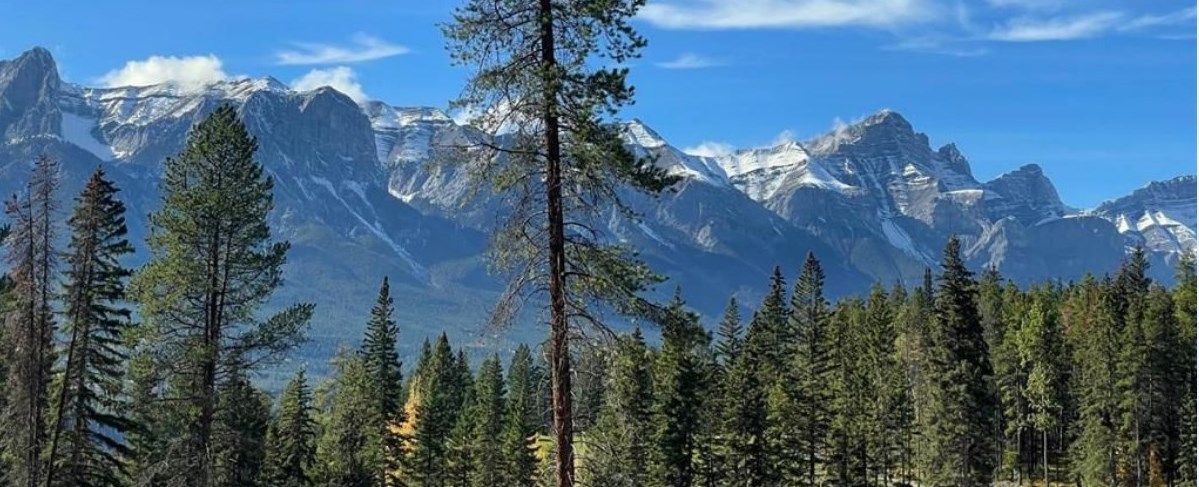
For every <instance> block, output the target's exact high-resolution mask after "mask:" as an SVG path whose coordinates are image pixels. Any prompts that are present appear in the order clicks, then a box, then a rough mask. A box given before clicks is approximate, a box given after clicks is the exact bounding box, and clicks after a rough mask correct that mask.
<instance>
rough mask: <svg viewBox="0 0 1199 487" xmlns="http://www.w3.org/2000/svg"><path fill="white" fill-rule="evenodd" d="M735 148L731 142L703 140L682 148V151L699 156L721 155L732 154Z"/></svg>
mask: <svg viewBox="0 0 1199 487" xmlns="http://www.w3.org/2000/svg"><path fill="white" fill-rule="evenodd" d="M736 150H737V149H736V148H735V147H733V145H732V144H726V143H724V142H714V141H711V140H705V141H703V142H700V143H699V144H696V145H693V146H691V147H686V148H684V149H683V152H686V153H688V154H691V155H693V156H700V157H721V156H727V155H729V154H732V153H733V152H735V151H736Z"/></svg>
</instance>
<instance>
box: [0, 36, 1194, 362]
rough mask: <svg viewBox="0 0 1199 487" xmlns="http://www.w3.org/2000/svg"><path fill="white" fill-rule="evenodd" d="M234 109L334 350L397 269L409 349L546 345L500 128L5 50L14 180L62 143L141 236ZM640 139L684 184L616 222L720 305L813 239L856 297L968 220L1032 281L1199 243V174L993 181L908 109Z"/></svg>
mask: <svg viewBox="0 0 1199 487" xmlns="http://www.w3.org/2000/svg"><path fill="white" fill-rule="evenodd" d="M224 103H232V104H234V105H235V106H236V107H237V108H238V110H239V112H240V114H241V115H242V117H243V119H244V120H245V122H246V125H247V127H248V129H249V130H250V131H251V133H252V134H253V135H255V136H256V137H257V138H258V142H259V146H260V150H259V152H258V158H259V161H260V162H261V163H262V164H263V165H264V167H265V168H266V170H267V172H268V173H269V174H270V175H271V177H272V178H273V179H274V181H275V200H276V201H275V202H276V208H275V211H274V213H273V214H272V223H273V227H274V229H275V231H276V233H277V235H278V237H280V238H285V239H288V240H290V241H291V242H292V244H293V248H292V252H291V254H290V260H289V264H288V266H287V269H286V272H285V278H286V279H287V281H288V284H287V285H286V286H285V287H284V289H283V290H282V291H281V296H280V297H279V298H280V302H284V301H289V300H297V299H303V300H309V301H314V302H316V303H317V304H318V315H317V322H316V323H315V324H314V329H313V332H312V336H313V338H314V340H313V343H312V344H311V345H310V350H312V351H313V353H321V354H322V356H324V354H327V353H328V352H329V350H328V349H330V348H332V347H335V346H336V345H337V343H339V342H342V341H352V340H356V339H357V337H358V336H359V332H360V329H361V326H362V323H363V321H364V317H365V314H366V312H367V310H368V309H369V304H370V301H371V298H372V296H373V295H374V291H375V289H374V287H375V285H376V284H377V283H378V281H379V280H380V279H381V278H382V276H383V275H389V276H391V278H392V282H393V290H394V292H395V294H396V301H397V309H398V315H399V316H398V317H399V321H400V322H401V324H402V326H403V327H404V331H403V333H404V334H405V337H407V338H405V339H404V340H402V342H403V346H404V347H406V348H407V350H408V351H412V350H415V347H416V345H417V344H418V343H419V342H420V340H421V339H422V338H423V337H424V336H427V335H429V334H431V333H433V332H435V331H439V330H443V329H445V330H449V331H450V332H451V333H452V334H454V335H455V339H456V340H458V341H461V342H468V343H472V344H474V345H475V346H478V347H493V346H496V344H497V343H503V342H506V341H510V340H536V339H538V337H539V336H540V333H539V332H538V331H535V328H536V326H537V321H536V319H535V317H533V316H530V317H529V319H527V320H526V323H524V324H523V327H522V328H519V329H516V330H512V331H509V332H507V333H504V334H502V335H500V334H497V333H496V332H495V331H492V330H484V329H483V328H482V323H483V322H484V321H485V320H484V318H485V316H486V313H487V310H488V308H489V307H490V305H491V304H492V303H493V302H494V299H495V296H496V295H497V293H498V292H499V290H500V289H501V285H500V282H499V280H498V279H497V278H496V277H494V276H491V275H489V274H488V273H487V272H486V271H487V263H488V262H489V259H488V257H487V255H486V253H485V249H486V245H487V234H488V232H489V231H490V230H491V229H492V228H494V226H495V225H496V223H497V221H498V219H499V218H501V217H502V216H503V215H502V214H501V211H500V210H501V208H502V206H501V204H500V201H498V200H497V199H496V198H494V197H491V196H490V195H487V194H479V195H472V194H470V193H469V191H470V188H471V184H470V181H469V179H468V175H469V173H470V170H469V167H467V166H465V165H464V164H463V161H464V158H463V156H464V152H463V151H468V152H469V151H470V150H471V149H470V146H471V145H472V144H474V143H475V142H477V141H478V140H479V136H480V134H479V133H478V132H477V131H476V130H475V129H473V128H470V127H466V126H461V125H459V124H457V123H455V122H454V120H453V119H452V118H451V117H449V116H447V115H446V114H445V113H443V112H441V111H440V110H438V109H436V108H428V107H394V106H390V105H387V104H385V103H382V102H376V101H372V102H367V103H365V104H361V105H359V104H356V103H354V102H353V101H352V100H351V99H349V98H348V97H346V96H345V95H343V94H341V93H339V92H337V91H335V90H333V89H330V88H320V89H317V90H313V91H308V92H297V91H293V90H291V89H290V88H288V87H287V86H286V85H284V84H282V83H280V82H278V81H277V80H274V79H272V78H263V79H239V80H232V81H226V82H220V83H215V84H212V85H209V86H206V87H204V88H202V89H199V90H186V89H182V88H180V87H178V86H173V85H170V84H163V85H155V86H144V87H119V88H90V87H84V86H79V85H74V84H71V83H67V82H64V81H63V80H62V79H61V78H60V77H59V75H58V72H57V67H56V66H55V63H54V60H53V58H52V57H51V56H50V53H49V52H48V51H46V50H44V49H34V50H31V51H29V52H27V53H24V54H22V55H21V56H19V57H17V58H15V59H13V60H9V61H0V193H12V192H15V191H19V190H20V188H21V187H22V185H23V181H24V179H25V177H26V175H27V173H28V168H29V166H30V164H31V163H32V161H33V160H34V159H35V158H36V157H37V156H38V155H39V154H42V153H46V154H49V155H51V156H52V157H55V158H57V159H59V160H61V161H62V163H63V164H62V167H63V169H62V171H63V181H64V188H63V194H62V198H63V200H64V201H68V198H69V197H70V195H72V194H73V193H75V192H77V191H78V189H79V187H80V185H81V184H82V183H83V181H84V180H85V179H86V176H87V175H88V174H89V173H90V172H91V171H92V170H93V169H94V168H95V167H96V166H97V165H99V164H105V165H106V166H107V168H108V170H109V173H110V174H111V175H112V176H113V177H114V178H115V179H116V180H117V182H118V183H119V185H120V187H121V188H122V189H123V191H122V195H121V196H122V198H124V199H125V200H126V201H127V203H128V205H129V207H130V215H131V216H130V226H131V232H132V234H133V238H134V240H135V241H138V242H139V243H140V241H141V239H142V238H143V237H144V235H145V233H146V227H145V215H147V214H148V213H150V212H151V211H153V210H154V209H156V208H157V207H158V179H159V177H160V175H161V174H160V173H161V167H162V163H163V161H164V160H165V159H166V158H167V157H170V156H172V155H173V154H175V153H177V152H178V151H179V150H180V149H181V148H182V147H183V144H184V142H185V140H186V137H187V132H188V130H189V128H190V127H191V126H192V125H193V124H194V123H196V122H197V121H199V120H200V119H202V118H203V117H204V116H205V115H207V114H208V113H209V112H210V111H211V110H213V109H214V108H216V107H217V106H220V105H221V104H224ZM624 133H625V137H626V142H627V143H628V144H629V147H630V148H631V149H632V150H634V152H636V153H637V154H639V155H641V156H645V157H652V158H654V160H655V163H656V164H658V165H660V166H662V167H665V168H667V169H668V170H669V171H670V172H671V173H672V174H676V175H679V176H680V177H681V178H682V180H681V182H680V183H679V184H678V185H677V186H676V187H675V188H673V189H672V190H671V191H669V192H667V193H664V194H662V195H659V196H656V197H651V196H647V195H643V194H639V193H635V192H632V191H627V192H625V193H624V195H625V197H626V200H627V202H628V203H629V205H630V206H631V207H632V208H633V209H635V210H636V211H637V212H638V213H639V214H640V215H641V218H640V219H639V220H637V221H627V220H625V219H622V218H619V217H618V215H617V214H616V213H615V211H614V210H613V211H612V212H610V213H608V214H606V215H605V216H604V218H603V221H601V222H598V223H599V224H598V225H597V228H598V229H599V230H601V231H602V232H603V235H604V237H605V238H608V239H610V241H612V242H614V243H623V244H626V245H629V246H631V247H633V248H635V249H636V250H637V251H638V252H639V253H640V254H641V255H642V256H643V257H644V258H645V259H646V260H647V261H648V262H649V263H651V264H652V265H653V266H654V268H655V269H657V270H658V271H660V272H662V273H663V274H664V275H666V276H668V277H670V278H671V280H670V281H669V282H668V283H666V284H664V285H663V286H661V289H659V291H658V292H659V293H661V294H666V293H669V292H670V291H671V289H672V288H673V287H674V286H676V285H680V286H682V289H683V292H684V294H685V296H686V297H687V298H688V299H689V301H690V302H691V303H692V304H693V305H694V306H696V307H697V308H698V309H699V310H700V311H702V312H704V313H705V314H708V315H709V316H713V315H716V314H718V313H719V312H720V311H721V309H722V308H723V305H724V302H725V300H726V299H727V295H728V294H729V293H730V292H735V293H737V294H738V295H739V297H740V298H741V299H742V302H745V303H747V304H752V303H755V302H756V301H757V300H758V299H760V297H761V293H762V290H763V289H764V287H765V283H766V282H767V279H768V276H769V274H770V272H771V270H772V269H773V268H774V266H781V267H782V269H783V270H784V272H785V273H787V274H788V275H793V274H794V273H795V272H796V271H797V270H798V269H799V267H800V263H801V262H802V259H803V257H804V255H805V254H806V253H807V252H809V251H811V252H814V253H815V254H816V255H817V256H818V257H819V258H820V259H821V261H822V262H823V263H824V266H825V270H826V274H827V275H828V289H829V291H830V293H831V294H833V295H840V294H845V293H851V292H860V291H863V290H864V289H865V288H866V287H867V286H868V285H869V283H870V282H872V281H875V280H880V281H884V282H892V281H895V280H903V281H909V282H914V281H915V280H917V279H918V278H919V276H920V274H921V273H922V272H923V270H924V268H925V267H926V266H935V265H936V263H937V261H938V260H939V258H940V252H941V247H942V245H943V243H944V241H945V239H946V238H948V236H949V235H951V234H956V235H959V236H961V238H962V240H963V242H964V248H965V249H966V252H967V258H968V261H969V262H970V264H971V265H972V266H974V267H975V268H976V269H981V268H982V267H984V266H997V267H998V268H999V269H1000V270H1001V271H1002V272H1003V273H1004V275H1005V276H1008V277H1010V278H1013V279H1015V280H1017V281H1021V282H1028V281H1033V280H1041V279H1047V278H1064V279H1072V278H1076V277H1078V276H1080V275H1082V274H1083V273H1085V272H1097V273H1102V272H1106V271H1110V270H1111V269H1114V268H1115V266H1116V265H1118V263H1119V261H1120V259H1121V258H1123V256H1124V255H1125V252H1126V251H1127V249H1128V248H1130V246H1132V245H1138V244H1144V245H1146V246H1147V247H1148V248H1149V249H1150V250H1151V253H1152V256H1153V258H1154V259H1155V263H1156V264H1155V265H1157V269H1156V270H1159V272H1160V273H1161V275H1164V276H1168V275H1169V269H1167V268H1166V266H1167V265H1168V264H1169V263H1170V262H1173V261H1174V260H1176V258H1177V256H1178V255H1179V254H1180V253H1181V252H1185V251H1188V249H1191V248H1193V247H1194V245H1195V230H1194V229H1195V180H1194V177H1184V178H1179V179H1176V180H1171V181H1167V182H1161V183H1153V184H1150V185H1149V186H1147V187H1145V188H1143V189H1141V190H1138V191H1136V192H1134V193H1133V194H1131V195H1128V196H1125V197H1121V198H1117V199H1114V200H1112V201H1109V202H1108V203H1104V204H1103V205H1101V206H1100V207H1098V208H1096V209H1094V210H1090V211H1085V212H1077V211H1075V210H1072V209H1070V208H1068V207H1066V206H1065V205H1064V204H1063V203H1062V202H1061V200H1060V198H1059V197H1058V195H1057V191H1056V189H1055V188H1054V186H1053V183H1052V182H1051V181H1050V180H1049V179H1048V178H1047V177H1045V175H1044V174H1043V172H1042V171H1041V170H1040V168H1039V167H1036V166H1032V165H1029V166H1024V167H1021V168H1018V169H1017V170H1015V171H1012V172H1010V173H1007V174H1004V175H1002V176H999V177H998V178H995V179H994V180H992V181H986V182H980V181H978V180H977V179H975V177H974V176H973V174H972V172H971V169H970V165H969V162H968V161H967V159H966V158H965V157H964V156H963V155H962V154H961V152H960V151H959V150H958V149H957V147H956V146H954V145H952V144H949V145H945V146H943V147H940V148H936V149H934V148H932V147H931V146H930V145H929V139H928V137H927V136H925V135H924V134H921V133H918V132H916V131H915V129H914V128H913V127H912V125H911V124H910V123H909V122H908V121H907V120H906V119H904V118H903V116H902V115H900V114H898V113H896V112H894V111H886V110H885V111H882V112H879V113H877V114H874V115H871V116H869V117H867V118H865V119H863V120H860V121H858V122H855V123H853V124H848V125H844V126H842V127H839V128H837V129H836V130H833V131H832V132H830V133H828V134H825V135H822V136H820V137H816V138H813V139H811V140H808V141H804V142H786V143H781V144H778V145H775V146H773V147H765V148H754V149H745V150H740V151H736V152H734V153H732V154H729V155H726V156H721V157H716V158H712V157H700V156H695V155H691V154H687V153H685V152H683V151H681V150H679V149H678V148H676V147H674V146H673V145H671V144H670V143H669V142H668V141H667V140H666V139H665V138H663V137H662V136H661V135H660V134H658V133H657V132H655V131H654V130H653V129H652V128H651V127H650V126H649V125H647V124H646V123H644V122H642V121H640V120H631V121H629V122H627V123H625V125H624ZM136 258H137V259H139V260H140V259H145V258H146V255H145V254H144V253H139V254H138V256H137V257H136ZM136 263H137V262H133V264H136ZM497 340H498V341H497Z"/></svg>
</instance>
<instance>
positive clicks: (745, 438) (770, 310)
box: [718, 268, 786, 487]
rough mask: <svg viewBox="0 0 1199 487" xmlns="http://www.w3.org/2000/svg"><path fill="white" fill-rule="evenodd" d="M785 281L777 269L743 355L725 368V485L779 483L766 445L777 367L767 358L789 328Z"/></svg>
mask: <svg viewBox="0 0 1199 487" xmlns="http://www.w3.org/2000/svg"><path fill="white" fill-rule="evenodd" d="M784 286H785V285H784V282H783V277H782V272H780V271H779V269H777V268H776V269H775V270H774V274H773V276H772V277H771V282H770V290H769V292H768V294H767V296H766V298H765V299H763V302H762V306H761V307H760V308H759V309H758V310H757V311H756V312H755V313H754V316H753V319H751V320H750V323H749V328H748V330H746V334H745V342H744V346H743V348H742V351H741V353H739V354H738V355H737V357H736V358H735V359H734V360H733V362H732V363H731V364H729V365H728V366H726V368H725V373H724V377H723V384H722V385H721V389H723V391H724V396H725V400H724V401H722V402H723V404H722V411H721V422H722V426H721V431H722V432H723V433H722V435H721V437H720V438H719V439H718V441H719V443H720V444H719V445H718V452H719V455H720V456H721V457H722V459H723V462H722V463H723V467H724V469H725V475H724V485H743V486H746V487H764V486H772V485H776V483H775V480H774V478H773V470H774V469H773V467H772V465H771V461H772V458H771V450H770V448H769V447H768V431H769V425H770V421H769V418H768V394H769V391H770V388H771V387H773V385H774V382H775V381H774V380H773V379H774V378H775V377H777V376H776V375H772V372H773V371H774V370H775V368H776V367H778V364H773V365H771V364H769V363H768V362H767V357H770V356H777V354H776V353H774V352H773V351H772V350H773V349H774V347H777V346H780V345H781V344H780V343H778V341H777V340H776V337H778V336H779V334H780V333H781V332H780V329H781V328H782V327H783V326H785V324H786V323H785V322H784V321H783V320H785V312H786V309H785V307H784V300H783V299H784V298H783V293H784V292H785V291H784Z"/></svg>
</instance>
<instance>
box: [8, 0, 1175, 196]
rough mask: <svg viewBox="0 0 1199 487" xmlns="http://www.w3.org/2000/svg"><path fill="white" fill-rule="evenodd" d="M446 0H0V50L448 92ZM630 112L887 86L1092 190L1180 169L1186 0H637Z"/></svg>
mask: <svg viewBox="0 0 1199 487" xmlns="http://www.w3.org/2000/svg"><path fill="white" fill-rule="evenodd" d="M457 4H458V2H457V1H451V0H422V1H414V0H388V1H376V0H369V1H368V0H340V1H329V0H324V1H306V0H289V1H281V0H270V1H265V0H242V1H236V2H235V1H226V0H216V1H210V2H162V1H155V2H150V1H141V0H109V1H107V2H76V1H65V0H21V1H15V0H0V58H11V57H14V56H16V55H17V54H19V53H20V52H22V51H24V50H26V49H28V48H29V47H32V46H35V45H41V46H44V47H47V48H49V49H50V50H51V52H53V53H54V55H55V58H56V59H57V60H58V63H59V68H60V70H61V72H62V74H63V76H64V77H65V78H66V79H67V80H69V81H72V82H77V83H83V84H88V85H104V84H139V83H140V84H147V83H150V82H156V81H164V80H175V81H178V82H181V83H186V82H195V83H202V82H205V81H207V80H210V79H216V78H220V77H234V76H254V77H257V76H266V75H270V76H274V77H276V78H278V79H280V80H282V81H284V82H287V83H290V84H292V85H293V86H297V87H301V88H304V87H313V86H318V85H321V84H331V85H334V86H335V87H338V88H339V89H342V90H343V91H346V92H347V93H348V94H351V95H352V96H356V97H366V98H371V99H379V100H384V101H387V102H389V103H391V104H394V105H402V106H403V105H432V106H441V107H444V106H446V105H447V102H448V100H450V99H452V98H454V97H455V96H456V95H457V94H458V93H459V90H460V88H461V86H462V81H463V79H464V77H465V76H466V75H467V73H466V72H465V71H463V70H462V69H458V68H454V67H451V66H450V65H449V63H448V56H447V55H446V52H445V49H444V43H443V41H442V39H441V37H440V34H439V30H438V28H437V26H436V24H437V23H439V22H444V21H446V20H448V18H449V14H450V12H451V10H452V9H453V7H454V6H455V5H457ZM636 25H637V26H638V27H639V28H640V30H641V32H642V33H643V34H644V35H645V36H646V37H647V38H648V40H649V42H650V45H649V47H648V48H647V49H646V50H645V52H644V56H643V58H642V59H640V60H638V61H637V62H636V64H635V65H634V66H633V75H632V81H633V83H634V84H635V85H636V86H637V104H636V105H635V106H633V107H630V108H629V109H628V110H627V111H626V113H625V116H627V117H638V118H641V119H643V120H645V121H646V122H647V123H648V124H649V125H651V126H653V127H654V128H655V129H656V130H658V132H660V133H661V134H662V135H663V136H665V137H666V138H667V139H668V140H670V141H671V142H672V143H673V144H675V145H676V146H679V147H681V148H702V149H704V150H707V151H711V150H721V149H722V148H727V147H750V146H759V145H765V144H769V143H770V142H771V141H773V140H777V139H779V138H781V137H797V138H800V139H803V138H806V137H809V136H813V135H816V134H819V133H821V132H823V131H826V130H828V129H829V128H830V127H832V126H833V124H834V123H837V121H838V120H842V121H852V120H853V119H856V118H859V117H862V116H864V115H867V114H869V113H872V112H874V111H877V110H879V109H882V108H890V109H894V110H897V111H899V112H900V113H902V114H904V116H905V117H907V118H908V120H910V121H911V122H912V123H913V125H915V126H916V128H917V130H920V131H922V132H925V133H927V134H929V136H930V137H931V139H932V142H933V144H934V145H940V144H943V143H947V142H956V143H957V144H958V146H959V147H960V148H961V150H962V151H963V152H964V153H965V154H966V156H967V157H968V158H969V159H970V161H971V163H972V165H973V167H974V171H975V175H976V176H977V177H978V178H979V179H982V180H985V179H988V178H991V177H994V176H996V175H998V174H1000V173H1002V172H1004V171H1006V170H1010V169H1014V168H1016V167H1018V166H1020V165H1021V164H1024V163H1029V162H1035V163H1039V164H1041V165H1042V166H1043V167H1044V168H1045V171H1046V172H1047V173H1048V174H1049V175H1050V177H1051V178H1052V179H1053V180H1054V181H1055V183H1057V185H1058V190H1059V192H1060V193H1061V194H1062V197H1063V199H1064V200H1065V201H1066V203H1068V204H1071V205H1075V206H1080V207H1089V206H1092V205H1094V204H1096V203H1097V202H1099V201H1101V200H1103V199H1105V198H1107V197H1111V196H1116V195H1120V194H1124V193H1126V192H1128V191H1131V190H1132V189H1134V188H1136V187H1139V186H1141V185H1143V184H1145V183H1146V182H1148V181H1150V180H1153V179H1164V178H1168V177H1172V176H1175V175H1179V174H1193V173H1195V169H1196V166H1195V160H1196V159H1195V157H1196V139H1195V134H1196V125H1195V121H1196V112H1195V106H1196V78H1195V73H1196V50H1195V46H1196V41H1195V33H1196V21H1195V4H1194V3H1188V2H1184V1H1176V0H1149V1H1146V0H1139V1H1136V0H649V4H648V6H647V7H646V8H645V9H643V11H642V16H641V17H640V18H639V19H638V20H637V21H636Z"/></svg>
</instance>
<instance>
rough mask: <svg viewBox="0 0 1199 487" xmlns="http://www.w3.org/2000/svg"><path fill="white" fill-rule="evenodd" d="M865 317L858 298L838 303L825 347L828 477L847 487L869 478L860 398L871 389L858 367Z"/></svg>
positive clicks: (862, 405) (826, 464) (863, 409)
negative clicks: (865, 472)
mask: <svg viewBox="0 0 1199 487" xmlns="http://www.w3.org/2000/svg"><path fill="white" fill-rule="evenodd" d="M865 315H866V310H865V305H864V304H863V303H862V301H861V299H859V298H849V299H846V300H843V301H841V302H840V303H838V304H837V306H836V311H835V312H834V313H833V317H832V322H831V324H830V326H829V327H828V331H829V333H828V335H827V346H826V347H825V352H826V354H827V357H828V364H829V369H828V373H827V382H826V383H825V386H824V391H825V395H826V397H828V399H829V403H828V404H827V406H826V407H825V411H826V412H827V415H828V416H827V417H828V422H827V423H826V425H827V426H826V428H827V429H826V435H827V437H826V439H825V440H824V444H825V449H824V452H823V455H824V457H825V470H826V472H827V475H826V477H827V478H828V480H829V481H830V482H831V483H833V484H835V485H844V486H846V487H850V486H861V485H864V484H865V483H866V480H867V477H868V475H864V474H863V471H864V470H865V469H866V468H868V462H867V461H866V459H865V458H864V455H865V453H866V452H867V449H866V442H865V438H864V433H865V431H864V422H865V421H864V420H865V418H866V416H865V414H866V411H865V408H864V404H863V403H864V401H863V400H862V396H863V395H862V394H861V392H865V391H867V387H868V385H867V383H866V381H865V380H864V375H865V374H863V373H862V372H863V371H862V369H861V367H860V364H858V363H857V362H858V359H859V357H860V355H863V354H862V353H861V352H862V351H861V349H860V346H861V343H860V338H861V334H862V333H861V332H862V331H863V330H864V329H865V324H864V322H865Z"/></svg>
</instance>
